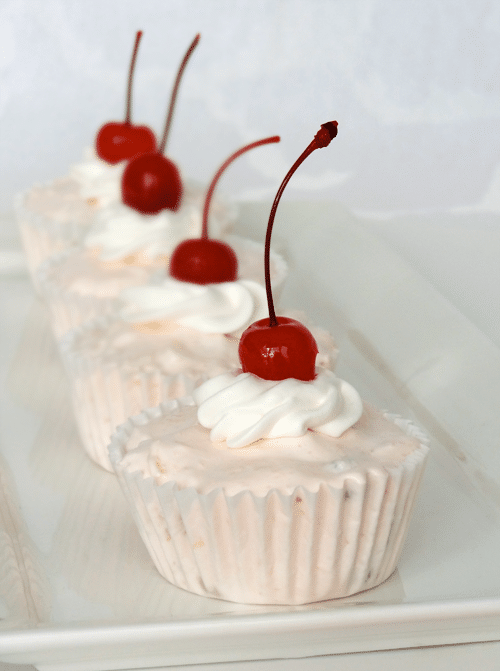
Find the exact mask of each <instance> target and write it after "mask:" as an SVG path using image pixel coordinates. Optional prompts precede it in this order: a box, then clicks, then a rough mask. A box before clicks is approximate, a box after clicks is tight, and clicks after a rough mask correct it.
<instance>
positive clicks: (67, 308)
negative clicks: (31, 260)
mask: <svg viewBox="0 0 500 671" xmlns="http://www.w3.org/2000/svg"><path fill="white" fill-rule="evenodd" d="M223 239H224V240H227V241H228V242H229V244H230V245H231V246H232V247H233V249H234V250H235V252H236V253H237V255H238V258H239V260H240V269H241V272H240V274H239V276H240V277H241V278H242V279H252V280H255V281H257V282H260V283H261V284H264V271H263V264H264V247H263V245H261V244H259V243H257V242H255V241H253V240H248V239H246V238H241V237H239V236H227V237H226V238H223ZM84 254H85V250H84V249H83V248H81V247H80V248H71V249H66V250H65V251H63V252H60V253H59V254H55V255H53V256H51V257H50V258H49V259H46V260H45V261H44V262H43V263H42V264H41V265H40V266H39V267H38V269H37V271H36V281H37V284H38V286H39V287H40V291H41V294H42V296H43V298H44V299H45V300H46V302H47V303H48V305H49V308H50V311H51V316H52V326H53V330H54V334H55V336H56V338H57V339H59V338H61V337H62V336H63V335H64V334H65V333H66V332H67V331H69V330H70V329H74V328H76V327H78V326H80V325H81V324H83V323H85V322H87V321H89V320H91V319H95V318H96V317H101V316H106V315H109V314H113V313H115V312H116V311H117V310H118V308H119V304H118V295H116V296H108V295H106V296H103V295H99V293H97V290H96V293H95V294H93V295H82V294H80V293H78V292H76V291H70V290H68V289H67V287H66V286H65V282H64V280H63V279H62V276H61V275H62V274H61V272H60V269H61V267H63V265H64V264H66V263H69V262H70V261H71V258H72V255H75V261H76V259H77V258H78V260H80V259H81V258H84V257H82V255H84ZM287 270H288V267H287V264H286V262H285V260H284V259H283V258H282V257H281V256H280V255H278V254H276V253H272V255H271V272H272V276H273V280H272V281H273V291H274V293H275V296H276V297H277V296H279V292H280V290H281V288H282V286H283V283H284V281H285V278H286V275H287ZM261 271H262V273H261ZM88 272H89V276H90V275H91V274H92V268H91V266H90V265H89V270H88ZM112 272H113V271H111V270H110V273H112ZM158 272H162V271H159V270H158V267H156V266H153V265H152V267H151V269H150V270H149V272H145V276H144V282H143V283H145V282H147V281H148V279H151V278H152V276H153V275H157V274H158ZM165 272H167V269H165ZM110 276H111V275H110ZM137 283H138V282H137V280H134V278H133V276H132V274H131V277H130V284H129V286H134V285H137ZM122 288H125V286H123V287H122Z"/></svg>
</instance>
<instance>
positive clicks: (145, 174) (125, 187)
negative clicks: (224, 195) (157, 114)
mask: <svg viewBox="0 0 500 671" xmlns="http://www.w3.org/2000/svg"><path fill="white" fill-rule="evenodd" d="M199 41H200V35H199V34H198V35H196V37H195V38H194V40H193V41H192V42H191V45H190V46H189V49H188V50H187V51H186V54H185V55H184V58H183V59H182V62H181V64H180V66H179V70H178V72H177V77H176V78H175V82H174V87H173V89H172V94H171V96H170V106H169V110H168V114H167V120H166V122H165V130H164V131H163V137H162V139H161V142H160V145H159V147H158V149H157V150H156V151H154V149H153V150H152V151H151V152H149V153H147V154H142V155H141V156H136V157H135V158H133V159H132V160H131V161H130V162H129V163H128V164H127V166H126V167H125V170H124V172H123V175H122V200H123V202H124V203H125V205H128V206H129V207H132V208H133V209H134V210H137V211H138V212H141V214H158V212H161V210H165V209H169V210H173V211H174V212H176V211H177V210H178V209H179V207H180V204H181V200H182V191H183V189H182V181H181V177H180V174H179V171H178V169H177V167H176V166H175V164H174V163H172V161H170V160H169V159H168V158H167V157H166V156H164V155H163V152H164V151H165V147H166V145H167V138H168V134H169V132H170V126H171V125H172V118H173V114H174V106H175V101H176V98H177V91H178V89H179V84H180V82H181V78H182V74H183V72H184V69H185V67H186V65H187V62H188V60H189V58H190V56H191V54H192V53H193V51H194V50H195V48H196V45H197V44H198V42H199Z"/></svg>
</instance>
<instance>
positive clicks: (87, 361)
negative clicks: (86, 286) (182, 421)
mask: <svg viewBox="0 0 500 671" xmlns="http://www.w3.org/2000/svg"><path fill="white" fill-rule="evenodd" d="M113 321H114V320H113V318H112V317H109V318H105V317H101V318H98V319H96V320H92V321H90V322H88V323H86V324H83V325H82V326H80V327H78V328H76V329H74V330H73V331H71V332H69V333H67V334H66V336H65V337H63V339H62V340H61V342H60V352H61V357H62V360H63V363H64V365H65V368H66V372H67V374H68V378H69V384H70V390H71V399H72V404H73V410H74V416H75V419H76V423H77V426H78V431H79V434H80V438H81V441H82V444H83V447H84V448H85V450H86V452H87V454H88V455H89V456H90V458H91V459H92V460H93V461H95V462H96V463H97V464H99V465H100V466H102V467H103V468H105V469H106V470H108V471H113V467H112V466H111V462H110V460H109V455H108V445H109V442H110V439H111V435H112V434H113V432H114V431H115V429H116V428H117V427H118V426H119V425H120V424H122V423H123V422H125V421H126V419H127V418H128V417H131V416H133V415H137V414H139V413H140V412H142V411H143V410H144V408H149V407H152V406H157V405H159V404H160V403H162V402H165V401H169V400H170V399H174V398H177V397H179V396H186V395H188V394H191V393H192V392H193V390H194V389H195V387H196V386H197V385H198V384H199V383H200V382H201V381H203V380H204V379H205V377H206V376H205V374H203V373H200V372H199V371H196V370H190V369H189V368H187V369H186V370H185V371H183V372H182V373H170V374H169V373H168V372H167V371H164V370H160V369H159V368H156V369H155V368H154V367H153V366H151V365H145V364H144V363H142V364H141V363H140V362H137V361H134V360H133V359H131V360H130V361H128V362H127V365H124V362H123V360H122V359H119V357H118V356H117V358H116V361H113V360H112V359H110V357H109V356H107V357H100V356H98V355H96V354H95V353H92V352H88V351H85V349H82V348H79V347H77V346H75V343H77V342H78V340H79V339H81V338H82V336H85V335H86V334H87V333H89V332H91V331H93V330H96V329H98V330H99V331H100V332H101V333H102V334H103V338H105V337H106V329H107V327H108V326H109V325H111V324H112V323H113ZM141 358H144V357H141Z"/></svg>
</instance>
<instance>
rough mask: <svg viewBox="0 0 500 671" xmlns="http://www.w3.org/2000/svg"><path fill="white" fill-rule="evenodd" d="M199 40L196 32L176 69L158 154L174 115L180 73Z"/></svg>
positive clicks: (162, 150)
mask: <svg viewBox="0 0 500 671" xmlns="http://www.w3.org/2000/svg"><path fill="white" fill-rule="evenodd" d="M199 41H200V33H198V34H197V35H196V37H195V38H194V40H193V41H192V42H191V44H190V46H189V49H188V50H187V51H186V53H185V55H184V58H183V59H182V62H181V64H180V66H179V69H178V71H177V77H176V78H175V82H174V87H173V89H172V93H171V95H170V106H169V108H168V115H167V120H166V122H165V130H164V131H163V137H162V139H161V142H160V146H159V147H158V153H159V154H163V152H164V151H165V147H166V146H167V139H168V135H169V133H170V126H171V125H172V118H173V116H174V107H175V101H176V99H177V91H178V90H179V84H180V83H181V79H182V75H183V73H184V70H185V68H186V65H187V63H188V61H189V59H190V57H191V54H192V53H193V51H194V50H195V49H196V46H197V44H198V42H199Z"/></svg>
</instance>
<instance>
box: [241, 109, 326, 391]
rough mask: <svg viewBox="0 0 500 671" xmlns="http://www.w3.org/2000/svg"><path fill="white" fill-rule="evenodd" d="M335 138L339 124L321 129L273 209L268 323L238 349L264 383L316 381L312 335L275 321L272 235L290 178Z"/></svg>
mask: <svg viewBox="0 0 500 671" xmlns="http://www.w3.org/2000/svg"><path fill="white" fill-rule="evenodd" d="M336 135H337V122H336V121H329V122H328V123H326V124H322V125H321V129H320V130H319V131H318V132H317V133H316V136H315V138H314V140H313V141H312V142H311V143H310V144H309V146H308V147H307V148H306V149H305V151H304V152H303V153H302V154H301V155H300V156H299V158H298V159H297V160H296V161H295V163H294V164H293V166H292V167H291V168H290V170H289V171H288V173H287V175H286V177H285V179H284V180H283V182H282V183H281V186H280V188H279V189H278V192H277V194H276V197H275V199H274V203H273V206H272V208H271V213H270V215H269V222H268V224H267V232H266V243H265V248H264V271H265V279H266V293H267V304H268V306H269V320H268V319H260V320H259V321H257V322H254V323H253V324H251V325H250V326H249V327H248V328H247V330H246V331H244V333H243V334H242V336H241V338H240V344H239V348H238V352H239V355H240V361H241V366H242V368H243V371H244V372H245V373H253V375H257V376H258V377H261V378H263V379H264V380H286V379H287V378H289V377H293V378H296V379H297V380H304V381H305V382H309V381H311V380H314V377H315V363H316V355H317V353H318V346H317V344H316V341H315V340H314V337H313V335H312V333H311V332H310V331H309V330H308V329H307V328H306V327H305V326H303V325H302V324H301V323H300V322H298V321H296V320H295V319H288V318H286V317H276V313H275V311H274V303H273V295H272V291H271V273H270V251H271V233H272V229H273V223H274V218H275V216H276V210H277V208H278V204H279V201H280V199H281V196H282V194H283V191H284V190H285V187H286V185H287V184H288V182H289V181H290V178H291V176H292V175H293V173H294V172H295V171H296V170H297V168H298V167H299V165H300V164H301V163H302V162H303V161H304V160H305V159H306V158H307V157H308V156H309V154H311V153H312V152H313V151H314V150H315V149H319V148H320V147H326V146H328V145H329V144H330V142H331V141H332V140H333V138H334V137H336Z"/></svg>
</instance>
